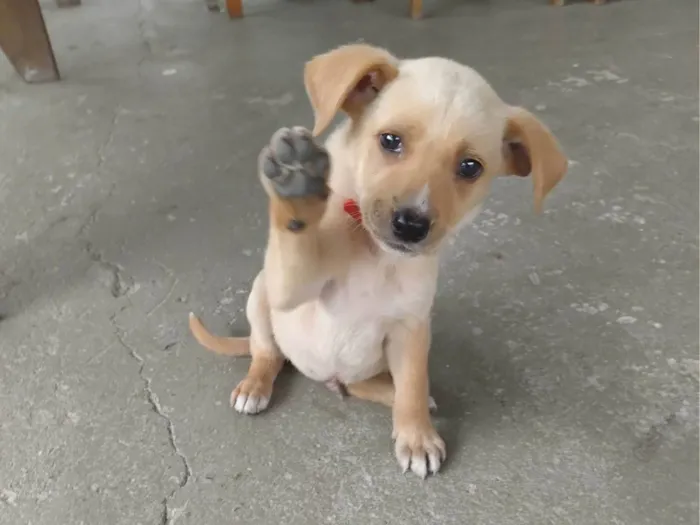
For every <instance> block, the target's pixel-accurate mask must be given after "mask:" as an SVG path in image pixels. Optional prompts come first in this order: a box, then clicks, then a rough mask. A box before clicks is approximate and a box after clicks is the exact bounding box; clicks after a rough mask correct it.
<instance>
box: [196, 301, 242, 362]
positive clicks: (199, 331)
mask: <svg viewBox="0 0 700 525" xmlns="http://www.w3.org/2000/svg"><path fill="white" fill-rule="evenodd" d="M190 332H192V335H193V336H194V338H195V339H196V340H197V342H198V343H199V344H200V345H202V346H203V347H204V348H206V349H207V350H211V351H212V352H216V353H217V354H222V355H232V356H238V357H240V356H244V355H250V340H249V338H248V337H218V336H215V335H213V334H212V333H210V332H209V331H208V330H207V329H206V328H204V325H203V324H202V322H201V321H200V320H199V319H198V318H197V316H196V315H194V314H193V313H191V312H190Z"/></svg>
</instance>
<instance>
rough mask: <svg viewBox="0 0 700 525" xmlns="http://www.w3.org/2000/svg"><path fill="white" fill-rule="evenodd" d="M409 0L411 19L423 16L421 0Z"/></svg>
mask: <svg viewBox="0 0 700 525" xmlns="http://www.w3.org/2000/svg"><path fill="white" fill-rule="evenodd" d="M410 1H411V18H413V20H419V19H421V18H423V0H410Z"/></svg>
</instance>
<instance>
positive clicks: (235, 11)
mask: <svg viewBox="0 0 700 525" xmlns="http://www.w3.org/2000/svg"><path fill="white" fill-rule="evenodd" d="M226 10H227V11H228V16H229V17H231V18H243V0H226Z"/></svg>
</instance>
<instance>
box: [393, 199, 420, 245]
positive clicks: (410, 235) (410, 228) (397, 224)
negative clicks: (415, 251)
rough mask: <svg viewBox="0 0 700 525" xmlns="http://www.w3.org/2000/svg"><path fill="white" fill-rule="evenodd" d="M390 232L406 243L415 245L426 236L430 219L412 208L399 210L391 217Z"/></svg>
mask: <svg viewBox="0 0 700 525" xmlns="http://www.w3.org/2000/svg"><path fill="white" fill-rule="evenodd" d="M391 231H392V232H393V233H394V236H395V237H396V238H397V239H398V240H400V241H402V242H406V243H411V244H414V243H417V242H420V241H422V240H423V239H425V238H426V237H427V236H428V233H429V232H430V219H429V218H428V217H426V216H425V215H423V214H422V213H420V212H419V211H416V210H415V209H413V208H401V209H398V210H396V211H395V212H394V215H393V216H392V217H391Z"/></svg>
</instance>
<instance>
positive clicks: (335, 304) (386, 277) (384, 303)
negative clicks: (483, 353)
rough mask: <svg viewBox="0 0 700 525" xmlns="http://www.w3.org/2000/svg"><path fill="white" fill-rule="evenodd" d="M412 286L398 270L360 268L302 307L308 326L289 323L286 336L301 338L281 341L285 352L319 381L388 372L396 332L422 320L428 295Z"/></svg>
mask: <svg viewBox="0 0 700 525" xmlns="http://www.w3.org/2000/svg"><path fill="white" fill-rule="evenodd" d="M406 285H407V283H406V281H405V280H404V279H401V278H400V276H399V275H398V272H397V269H396V268H395V267H392V266H384V265H382V266H377V265H376V264H374V265H372V264H357V265H354V267H353V268H352V269H351V271H350V272H349V273H348V274H347V275H346V276H345V277H344V278H343V279H342V280H338V281H334V282H331V283H329V284H328V285H327V286H326V287H325V288H324V290H323V292H322V293H321V296H320V297H319V298H318V299H317V300H316V301H315V302H314V304H313V305H312V304H309V305H306V306H305V307H302V309H301V310H300V314H302V312H303V313H304V315H308V317H307V318H306V321H307V322H306V323H295V322H294V321H293V320H292V319H288V320H287V322H286V323H285V327H286V330H285V332H286V335H292V334H291V332H289V330H290V329H291V330H292V331H293V332H294V333H295V337H294V338H289V340H288V341H289V343H290V344H289V345H284V344H283V343H284V342H283V341H279V343H280V346H281V347H282V350H283V352H284V353H285V354H286V355H287V357H288V358H289V359H290V360H291V361H292V362H293V363H294V365H295V366H296V367H297V368H298V369H299V370H300V371H301V372H302V373H304V374H305V375H307V376H309V377H311V378H312V379H316V380H318V381H327V380H329V379H338V380H340V381H342V382H344V383H352V382H356V381H361V380H363V379H367V378H369V377H372V376H373V375H376V374H378V373H379V372H381V371H383V370H386V361H385V358H384V350H383V343H384V341H385V339H386V337H387V334H388V331H389V329H390V327H391V326H392V324H395V323H397V322H400V320H401V319H403V318H405V317H406V316H408V315H416V314H415V312H416V311H417V310H420V306H421V303H422V302H423V300H424V299H423V293H422V291H417V290H416V289H410V287H409V288H408V289H407V287H406ZM292 326H294V328H292ZM280 328H281V327H280ZM278 335H279V336H282V334H278ZM292 343H293V344H292Z"/></svg>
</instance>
